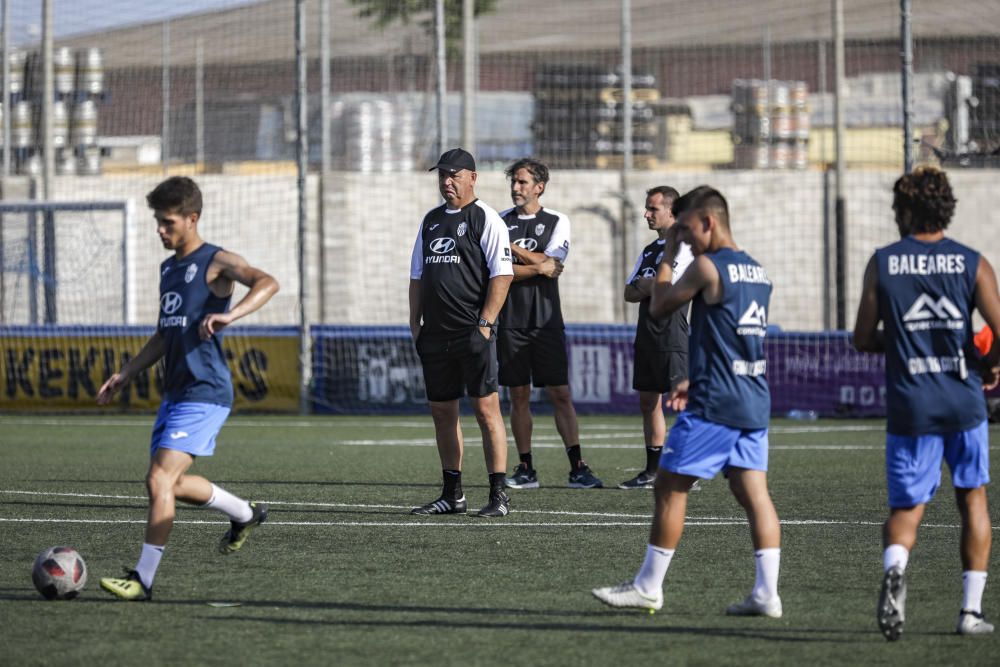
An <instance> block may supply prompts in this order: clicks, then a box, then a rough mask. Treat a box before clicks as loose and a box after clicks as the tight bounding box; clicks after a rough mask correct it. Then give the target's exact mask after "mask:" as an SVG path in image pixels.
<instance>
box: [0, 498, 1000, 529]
mask: <svg viewBox="0 0 1000 667" xmlns="http://www.w3.org/2000/svg"><path fill="white" fill-rule="evenodd" d="M0 494H8V495H30V496H46V497H53V496H56V497H72V498H105V499H114V500H141V501H145V500H146V497H145V496H126V495H113V494H101V493H70V492H60V493H49V492H46V491H23V490H14V489H0ZM264 502H267V503H268V504H270V505H275V506H280V505H286V506H292V505H295V506H302V507H331V508H334V507H338V508H342V509H351V508H353V509H392V510H400V511H406V510H409V509H411V506H409V505H381V504H360V503H358V504H355V503H317V502H303V501H281V500H264ZM137 509H139V506H137ZM512 513H516V514H540V515H558V516H579V517H607V518H631V519H644V520H641V521H599V522H591V521H570V522H539V523H527V522H516V521H511V522H509V523H507V524H506V525H510V526H522V527H571V526H608V527H614V526H648V525H649V516H648V515H645V514H614V513H607V512H567V511H547V510H515V511H514V512H512ZM59 522H63V523H93V524H144V523H146V520H145V519H65V518H57V519H32V518H18V517H0V523H59ZM174 523H178V524H190V525H220V524H224V523H225V521H224V520H216V521H206V520H197V519H179V520H175V521H174ZM746 523H747V522H746V520H745V519H741V518H738V517H687V518H686V520H685V525H686V526H741V525H746ZM267 524H268V525H269V526H372V527H378V526H382V527H410V526H435V527H441V526H443V527H456V526H459V527H461V526H485V525H493V526H500V525H503V524H501V523H493V522H474V523H469V524H464V523H454V522H448V521H447V520H446V522H434V523H426V522H419V521H407V522H391V521H270V520H269V521H268V522H267ZM781 524H782V525H783V526H881V525H882V522H881V521H838V520H829V519H782V520H781ZM922 527H923V528H947V529H958V528H960V527H961V526H958V525H952V524H922ZM993 530H1000V526H993Z"/></svg>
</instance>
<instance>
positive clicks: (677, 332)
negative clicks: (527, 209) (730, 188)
mask: <svg viewBox="0 0 1000 667" xmlns="http://www.w3.org/2000/svg"><path fill="white" fill-rule="evenodd" d="M678 197H680V193H678V192H677V190H675V189H674V188H672V187H670V186H669V185H658V186H657V187H655V188H651V189H649V190H647V191H646V212H645V214H644V217H645V218H646V224H648V225H649V229H650V230H651V231H654V232H656V234H657V238H656V240H655V241H653V242H652V243H650V244H649V245H647V246H646V247H645V248H643V249H642V251H641V252H640V253H639V257H638V258H637V259H636V260H635V268H633V269H632V273H631V275H629V277H628V280H626V281H625V301H627V302H629V303H638V304H639V321H638V323H637V324H636V328H635V341H634V342H633V367H632V368H633V370H632V388H633V389H635V390H636V391H638V392H639V412H640V413H642V433H643V437H644V438H645V441H646V467H645V468H644V469H643V470H642V471H641V472H640V473H639V474H638V475H636V476H635V477H633V478H632V479H628V480H625V481H624V482H622V483H621V484H619V485H618V488H619V489H651V488H653V482H654V481H655V480H656V470H657V468H659V465H660V454H661V452H662V451H663V441H664V440H665V439H666V437H667V422H666V420H665V419H664V418H663V407H662V396H663V394H666V395H667V397H668V398H667V405H668V406H669V407H670V408H671V409H673V410H678V411H679V410H680V409H681V406H680V404H679V402H678V401H677V398H676V392H677V390H678V389H679V388H680V387H681V385H682V383H684V382H686V381H687V379H688V320H687V310H688V309H687V308H680V309H678V310H676V311H674V312H673V313H671V314H670V315H669V316H667V317H665V318H663V319H657V318H655V317H650V315H649V302H650V297H651V296H652V294H653V285H654V284H655V283H656V269H657V268H658V267H659V266H660V262H661V261H662V260H663V257H664V254H667V253H669V254H670V255H672V256H674V263H673V267H672V268H673V272H674V282H677V281H678V280H680V277H681V276H682V275H684V270H685V269H686V268H687V267H688V265H689V264H690V263H691V261H692V260H693V259H694V255H692V254H691V247H690V246H689V245H688V244H686V243H681V244H680V247H678V248H677V249H676V252H674V249H673V248H667V237H668V236H670V234H669V231H670V228H671V227H673V226H674V223H675V222H676V220H675V218H674V214H673V212H672V211H671V206H672V205H673V203H674V201H676V200H677V198H678Z"/></svg>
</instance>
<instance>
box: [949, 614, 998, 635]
mask: <svg viewBox="0 0 1000 667" xmlns="http://www.w3.org/2000/svg"><path fill="white" fill-rule="evenodd" d="M955 632H957V633H958V634H960V635H988V634H990V633H991V632H993V624H992V623H987V622H986V619H985V618H984V617H983V615H982V614H981V613H978V612H974V611H969V610H968V609H963V610H962V611H961V612H959V614H958V627H957V628H955Z"/></svg>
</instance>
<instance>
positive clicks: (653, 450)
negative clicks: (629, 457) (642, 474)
mask: <svg viewBox="0 0 1000 667" xmlns="http://www.w3.org/2000/svg"><path fill="white" fill-rule="evenodd" d="M662 453H663V447H646V472H648V473H649V474H651V475H652V474H653V473H655V472H656V469H657V468H659V467H660V454H662Z"/></svg>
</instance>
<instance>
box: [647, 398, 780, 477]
mask: <svg viewBox="0 0 1000 667" xmlns="http://www.w3.org/2000/svg"><path fill="white" fill-rule="evenodd" d="M660 467H661V468H663V469H664V470H669V471H670V472H674V473H678V474H680V475H691V476H692V477H701V478H702V479H712V478H713V477H715V475H716V473H718V472H719V471H720V470H728V469H729V468H747V469H748V470H763V471H767V429H766V428H761V429H753V430H745V429H738V428H733V427H731V426H725V425H723V424H716V423H715V422H710V421H706V420H704V419H702V418H701V417H699V416H697V415H693V414H691V413H690V412H687V411H685V412H682V413H681V414H680V415H678V416H677V421H676V422H674V425H673V426H671V427H670V435H669V436H668V437H667V444H666V446H664V448H663V454H662V455H661V456H660Z"/></svg>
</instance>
